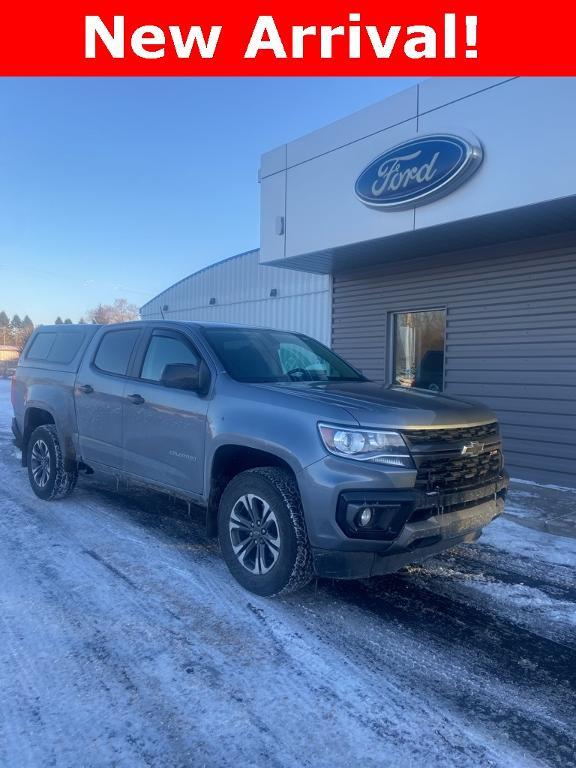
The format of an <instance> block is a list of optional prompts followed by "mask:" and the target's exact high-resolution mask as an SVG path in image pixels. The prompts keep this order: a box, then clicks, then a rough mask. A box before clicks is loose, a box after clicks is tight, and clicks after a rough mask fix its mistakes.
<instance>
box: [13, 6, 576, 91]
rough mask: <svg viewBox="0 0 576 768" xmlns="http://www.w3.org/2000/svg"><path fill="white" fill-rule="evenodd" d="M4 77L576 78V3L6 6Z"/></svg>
mask: <svg viewBox="0 0 576 768" xmlns="http://www.w3.org/2000/svg"><path fill="white" fill-rule="evenodd" d="M0 19H1V23H2V30H3V35H2V45H1V48H0V74H1V75H112V76H113V75H181V76H187V75H243V76H250V75H381V76H387V75H408V76H410V75H412V76H426V75H573V74H576V56H575V55H574V49H573V43H572V41H573V36H574V32H573V29H574V25H575V22H576V5H575V4H573V3H570V4H568V3H566V4H564V3H558V2H552V3H551V4H550V5H547V6H546V7H545V8H542V9H540V10H539V11H537V10H536V9H535V7H534V6H532V5H528V4H527V5H526V7H525V8H523V7H522V5H521V4H518V3H502V2H495V1H492V2H488V1H487V0H450V2H449V3H447V2H446V3H444V2H436V1H432V0H428V2H420V1H419V0H415V1H414V2H412V3H405V2H398V3H382V2H378V3H376V2H374V1H373V0H370V1H368V0H351V1H350V2H349V3H342V2H337V3H334V2H327V1H326V0H324V2H310V1H308V2H303V1H302V0H292V2H279V1H278V0H277V1H276V2H274V1H273V0H269V1H268V2H264V1H263V0H244V2H242V3H223V4H222V5H221V6H219V5H218V4H217V3H207V2H206V3H201V2H197V3H195V4H193V3H189V2H186V3H184V2H177V1H176V0H164V2H161V3H159V2H150V0H139V1H138V2H129V1H128V0H115V1H113V0H90V1H89V2H87V1H86V0H79V1H78V2H74V3H70V4H69V5H66V4H55V3H47V2H42V3H39V2H31V3H27V4H25V3H11V4H8V3H5V5H4V7H3V8H2V10H1V11H0Z"/></svg>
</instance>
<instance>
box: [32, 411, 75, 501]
mask: <svg viewBox="0 0 576 768" xmlns="http://www.w3.org/2000/svg"><path fill="white" fill-rule="evenodd" d="M39 441H40V442H41V443H43V444H44V445H46V447H47V449H48V455H49V459H50V460H49V477H48V480H47V482H46V483H45V485H43V486H40V485H39V484H38V482H36V480H35V478H34V474H33V460H32V459H33V455H32V454H33V451H34V446H35V445H36V444H37V443H38V442H39ZM26 458H27V465H28V479H29V481H30V485H31V487H32V490H33V491H34V493H35V494H36V496H38V497H39V498H40V499H43V500H44V501H53V500H55V499H62V498H64V497H65V496H68V495H69V494H70V493H72V491H73V490H74V488H75V487H76V481H77V479H78V469H77V468H74V470H73V471H66V470H65V469H64V457H63V455H62V449H61V448H60V441H59V440H58V432H57V431H56V427H55V426H54V424H44V425H42V426H41V427H37V428H36V429H35V430H34V432H32V434H31V435H30V439H29V440H28V446H27V457H26Z"/></svg>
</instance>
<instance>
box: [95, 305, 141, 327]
mask: <svg viewBox="0 0 576 768" xmlns="http://www.w3.org/2000/svg"><path fill="white" fill-rule="evenodd" d="M139 317H140V310H139V309H138V307H137V306H136V305H135V304H129V303H128V301H127V300H126V299H116V301H115V302H114V304H98V306H97V307H95V308H94V309H91V310H90V311H89V312H88V319H89V320H90V322H92V323H96V324H97V325H110V323H126V322H129V321H131V320H138V318H139Z"/></svg>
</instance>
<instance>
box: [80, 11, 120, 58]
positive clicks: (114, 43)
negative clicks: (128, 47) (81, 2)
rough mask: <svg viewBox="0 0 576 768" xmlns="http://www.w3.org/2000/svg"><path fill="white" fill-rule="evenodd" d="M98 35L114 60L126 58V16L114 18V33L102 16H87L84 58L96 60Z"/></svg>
mask: <svg viewBox="0 0 576 768" xmlns="http://www.w3.org/2000/svg"><path fill="white" fill-rule="evenodd" d="M96 35H98V37H99V38H100V40H101V41H102V42H103V43H104V45H105V46H106V48H107V49H108V53H109V54H110V55H111V56H112V57H113V58H114V59H122V58H123V57H124V16H114V32H112V33H111V32H110V30H109V29H108V27H107V26H106V25H105V24H104V22H103V21H102V19H101V18H100V16H86V22H85V27H84V56H85V57H86V58H87V59H95V58H96Z"/></svg>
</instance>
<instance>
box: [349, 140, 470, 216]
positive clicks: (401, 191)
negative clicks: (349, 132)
mask: <svg viewBox="0 0 576 768" xmlns="http://www.w3.org/2000/svg"><path fill="white" fill-rule="evenodd" d="M482 158H483V152H482V145H481V144H480V142H479V141H478V140H473V141H468V140H466V139H462V138H460V137H459V136H452V135H450V134H440V133H439V134H434V135H430V136H418V137H417V138H415V139H410V141H405V142H403V143H402V144H398V146H396V147H393V148H392V149H389V150H388V151H387V152H385V153H384V154H383V155H380V156H379V157H377V158H376V159H375V160H373V161H372V162H371V163H370V165H369V166H368V167H367V168H365V169H364V170H363V171H362V173H361V174H360V176H358V179H357V181H356V186H355V192H356V196H357V197H358V198H359V199H360V200H361V201H362V202H363V203H364V204H365V205H369V206H370V207H373V208H382V209H384V210H390V211H399V210H403V209H406V208H415V207H416V206H419V205H425V204H426V203H431V202H432V201H433V200H437V199H438V198H439V197H443V196H444V195H447V194H449V193H450V192H453V191H454V190H455V189H456V187H458V186H460V184H462V182H464V181H466V179H469V178H470V176H471V175H472V174H473V173H474V172H475V171H476V170H478V168H479V166H480V163H481V162H482Z"/></svg>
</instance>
